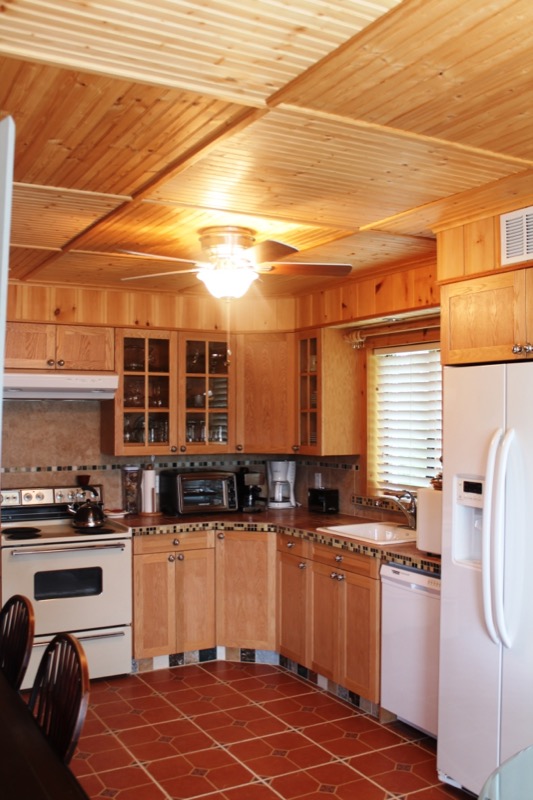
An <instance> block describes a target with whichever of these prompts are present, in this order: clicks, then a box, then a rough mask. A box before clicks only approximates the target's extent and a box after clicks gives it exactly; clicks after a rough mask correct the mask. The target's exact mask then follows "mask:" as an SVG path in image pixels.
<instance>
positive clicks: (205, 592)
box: [175, 549, 216, 653]
mask: <svg viewBox="0 0 533 800" xmlns="http://www.w3.org/2000/svg"><path fill="white" fill-rule="evenodd" d="M175 564H176V650H175V652H177V653H186V652H188V651H190V650H203V649H206V648H209V647H215V645H216V633H215V551H214V549H210V550H187V551H186V552H180V553H178V554H177V555H176V562H175Z"/></svg>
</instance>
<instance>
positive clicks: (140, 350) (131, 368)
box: [124, 339, 145, 372]
mask: <svg viewBox="0 0 533 800" xmlns="http://www.w3.org/2000/svg"><path fill="white" fill-rule="evenodd" d="M144 354H145V341H144V339H124V371H125V372H142V371H143V370H144V362H145V356H144Z"/></svg>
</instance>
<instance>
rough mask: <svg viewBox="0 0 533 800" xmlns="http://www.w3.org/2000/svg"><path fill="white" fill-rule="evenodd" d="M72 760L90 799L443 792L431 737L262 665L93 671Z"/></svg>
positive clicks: (280, 798)
mask: <svg viewBox="0 0 533 800" xmlns="http://www.w3.org/2000/svg"><path fill="white" fill-rule="evenodd" d="M71 769H72V770H73V772H74V773H75V774H76V775H77V777H78V779H79V781H80V783H81V784H82V785H83V786H84V788H85V790H86V791H87V793H88V794H89V796H90V797H91V798H117V800H169V798H172V799H173V800H174V799H175V800H186V799H187V800H192V798H200V797H201V798H206V800H324V798H325V797H330V798H332V800H392V798H394V799H395V800H400V798H401V799H402V800H403V799H404V798H407V800H445V799H446V798H447V799H448V800H449V798H456V799H458V798H470V800H471V797H472V796H471V795H469V794H466V793H463V792H459V791H457V790H456V789H453V788H451V787H449V786H446V785H443V784H442V783H439V780H438V777H437V772H436V768H435V742H434V740H432V739H431V738H430V737H427V736H424V735H423V734H421V733H420V732H418V731H416V730H414V729H413V728H410V727H409V726H407V725H404V724H402V723H399V722H394V723H391V724H388V725H381V724H380V723H379V722H378V721H377V720H376V719H374V718H373V717H370V716H368V715H367V714H365V713H363V712H361V711H358V710H354V708H353V707H352V706H350V705H348V704H346V703H344V702H343V701H342V700H338V699H336V698H334V697H332V696H331V695H328V694H327V693H326V692H324V691H322V690H321V689H318V688H316V687H315V686H314V685H313V684H310V683H308V682H307V681H305V680H302V679H301V678H299V677H297V676H296V675H293V674H292V673H289V672H286V671H285V670H283V669H282V668H280V667H274V666H269V665H265V664H245V663H229V662H220V661H216V662H207V663H205V664H198V665H191V666H184V667H175V668H173V669H164V670H159V671H157V672H148V673H142V674H139V675H131V676H128V677H122V678H116V679H108V680H99V681H93V682H92V684H91V699H90V705H89V712H88V715H87V720H86V723H85V727H84V731H83V735H82V737H81V739H80V742H79V746H78V750H77V752H76V754H75V756H74V758H73V760H72V762H71Z"/></svg>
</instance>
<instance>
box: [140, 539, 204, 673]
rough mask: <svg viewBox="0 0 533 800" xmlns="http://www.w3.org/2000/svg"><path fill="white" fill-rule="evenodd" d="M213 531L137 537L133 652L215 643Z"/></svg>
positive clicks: (179, 650)
mask: <svg viewBox="0 0 533 800" xmlns="http://www.w3.org/2000/svg"><path fill="white" fill-rule="evenodd" d="M214 535H215V534H214V531H197V532H189V533H186V534H184V535H180V534H167V533H164V534H158V535H153V536H136V537H134V539H133V554H134V555H133V579H134V580H133V592H134V597H133V631H134V636H133V655H134V657H135V658H150V657H153V656H159V655H168V654H172V653H185V652H188V651H190V650H201V649H207V648H210V647H214V646H215V644H216V633H215V550H214V542H215V539H214Z"/></svg>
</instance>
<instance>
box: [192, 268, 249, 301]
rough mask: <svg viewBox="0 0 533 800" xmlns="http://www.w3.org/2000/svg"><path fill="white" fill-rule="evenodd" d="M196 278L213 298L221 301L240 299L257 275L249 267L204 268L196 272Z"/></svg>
mask: <svg viewBox="0 0 533 800" xmlns="http://www.w3.org/2000/svg"><path fill="white" fill-rule="evenodd" d="M196 277H197V278H198V280H201V281H203V283H204V284H205V286H206V287H207V290H208V292H209V293H210V294H212V295H213V297H216V298H217V299H221V298H223V297H231V298H238V297H242V296H243V295H245V294H246V292H247V291H248V289H249V288H250V286H251V285H252V283H253V282H254V281H255V280H256V278H257V277H258V275H257V272H255V271H254V270H253V269H251V268H250V267H236V266H220V267H213V268H210V267H204V268H203V269H200V270H199V271H198V273H197V275H196Z"/></svg>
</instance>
